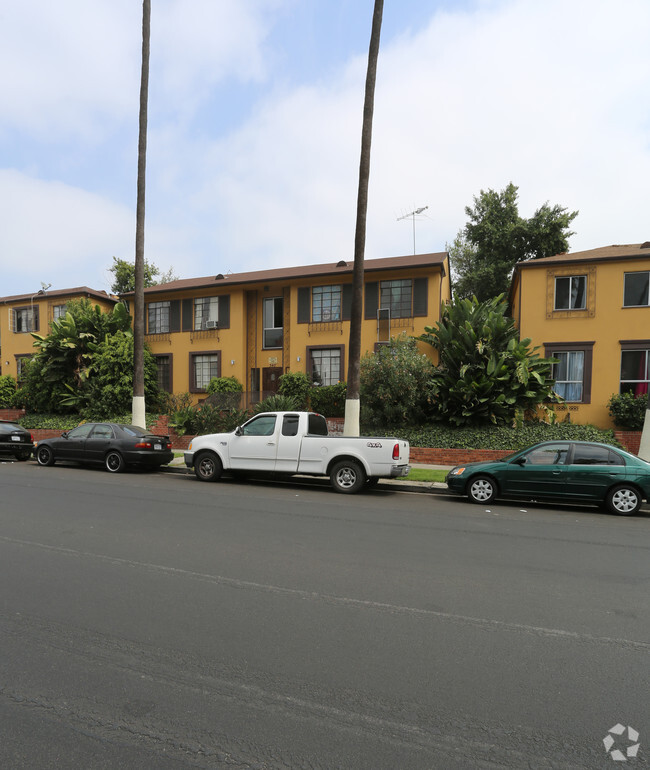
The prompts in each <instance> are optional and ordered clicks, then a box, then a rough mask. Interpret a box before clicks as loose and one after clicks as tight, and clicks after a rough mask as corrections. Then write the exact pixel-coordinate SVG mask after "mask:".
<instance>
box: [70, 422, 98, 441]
mask: <svg viewBox="0 0 650 770" xmlns="http://www.w3.org/2000/svg"><path fill="white" fill-rule="evenodd" d="M93 427H94V426H93V423H92V422H87V423H84V424H83V425H79V426H78V427H77V428H73V429H72V430H71V431H70V432H69V433H68V438H88V436H90V431H91V430H92V429H93Z"/></svg>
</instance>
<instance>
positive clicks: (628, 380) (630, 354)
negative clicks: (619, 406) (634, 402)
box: [621, 343, 650, 396]
mask: <svg viewBox="0 0 650 770" xmlns="http://www.w3.org/2000/svg"><path fill="white" fill-rule="evenodd" d="M628 344H629V343H628ZM622 347H624V349H623V350H622V351H621V393H632V394H634V395H635V396H640V395H643V394H644V393H647V392H648V383H649V382H650V343H648V347H647V348H646V349H645V350H640V349H637V350H635V349H634V348H628V347H627V345H626V344H624V343H622ZM625 348H627V349H625Z"/></svg>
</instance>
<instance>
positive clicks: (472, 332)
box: [418, 295, 561, 426]
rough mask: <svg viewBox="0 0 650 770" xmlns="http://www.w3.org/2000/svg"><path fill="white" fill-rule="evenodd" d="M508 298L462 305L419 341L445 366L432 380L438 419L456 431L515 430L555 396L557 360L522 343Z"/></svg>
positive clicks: (449, 311) (449, 309) (434, 412)
mask: <svg viewBox="0 0 650 770" xmlns="http://www.w3.org/2000/svg"><path fill="white" fill-rule="evenodd" d="M506 310H507V303H506V302H505V301H504V300H503V296H502V295H500V296H497V297H494V298H493V299H490V300H487V301H486V302H479V301H478V300H477V299H476V297H474V298H473V299H471V300H469V299H462V300H456V301H455V302H454V303H453V304H452V305H448V306H446V307H445V308H444V309H443V312H442V317H441V319H440V321H439V322H438V323H437V324H436V325H435V326H434V327H431V326H426V327H425V333H424V334H423V335H421V336H420V337H419V338H418V339H420V340H422V341H423V342H427V343H429V344H430V345H432V346H433V347H434V348H435V349H436V350H437V351H438V355H439V357H440V363H439V365H438V367H437V368H436V369H435V372H434V374H433V376H432V410H431V413H432V417H433V418H434V419H436V420H440V421H443V422H447V423H450V424H451V425H459V426H465V425H480V424H485V423H493V424H496V425H504V424H512V422H513V421H514V420H515V418H516V417H517V416H518V415H521V414H523V413H524V412H526V411H529V410H530V411H532V410H535V409H536V408H537V407H538V405H540V404H543V403H544V402H545V401H548V402H552V403H558V402H559V401H561V399H560V398H559V397H558V396H557V395H556V394H555V393H554V392H553V386H554V380H553V378H552V376H551V375H552V364H553V362H554V360H553V359H544V358H541V357H540V356H539V355H538V354H537V353H536V352H535V351H536V350H537V348H534V349H531V348H530V340H529V339H524V340H520V339H519V332H518V331H517V328H516V326H515V323H514V321H513V320H512V318H508V317H507V316H506Z"/></svg>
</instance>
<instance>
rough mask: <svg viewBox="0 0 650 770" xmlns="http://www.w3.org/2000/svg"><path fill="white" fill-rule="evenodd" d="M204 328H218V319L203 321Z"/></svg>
mask: <svg viewBox="0 0 650 770" xmlns="http://www.w3.org/2000/svg"><path fill="white" fill-rule="evenodd" d="M205 328H206V329H218V328H219V321H206V322H205Z"/></svg>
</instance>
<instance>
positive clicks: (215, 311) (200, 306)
mask: <svg viewBox="0 0 650 770" xmlns="http://www.w3.org/2000/svg"><path fill="white" fill-rule="evenodd" d="M218 325H219V297H197V299H195V300H194V329H195V330H196V331H199V330H201V329H216V328H217V327H218Z"/></svg>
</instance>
